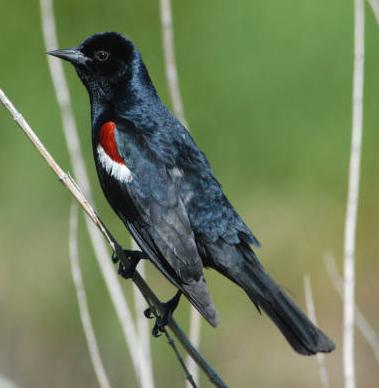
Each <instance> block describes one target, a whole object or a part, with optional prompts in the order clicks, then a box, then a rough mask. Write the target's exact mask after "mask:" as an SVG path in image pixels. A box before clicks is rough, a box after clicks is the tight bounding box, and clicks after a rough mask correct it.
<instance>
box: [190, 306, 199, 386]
mask: <svg viewBox="0 0 379 388" xmlns="http://www.w3.org/2000/svg"><path fill="white" fill-rule="evenodd" d="M200 328H201V315H200V314H199V313H198V311H197V310H196V309H195V308H193V307H191V318H190V330H189V339H190V341H191V342H192V343H193V346H195V348H196V349H199V346H200ZM187 368H188V370H189V373H190V374H191V375H192V377H193V379H194V381H195V382H196V384H197V385H199V368H198V367H197V365H196V364H195V362H194V361H193V359H192V358H191V357H188V358H187ZM187 388H190V385H189V383H187Z"/></svg>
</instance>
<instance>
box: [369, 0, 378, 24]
mask: <svg viewBox="0 0 379 388" xmlns="http://www.w3.org/2000/svg"><path fill="white" fill-rule="evenodd" d="M368 2H369V4H370V7H371V9H372V12H373V13H374V16H375V19H376V22H377V23H379V0H368Z"/></svg>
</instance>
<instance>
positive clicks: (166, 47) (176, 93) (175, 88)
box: [160, 0, 201, 387]
mask: <svg viewBox="0 0 379 388" xmlns="http://www.w3.org/2000/svg"><path fill="white" fill-rule="evenodd" d="M160 18H161V27H162V45H163V55H164V62H165V69H166V78H167V85H168V89H169V93H170V98H171V104H172V107H173V110H174V114H175V116H176V117H177V118H178V119H179V120H180V121H181V122H182V123H183V124H184V125H185V126H186V127H187V129H188V122H187V120H186V117H185V114H184V106H183V101H182V97H181V93H180V88H179V81H178V78H179V77H178V71H177V66H176V56H175V44H174V28H173V17H172V7H171V0H160ZM200 327H201V317H200V315H199V314H198V312H197V311H196V309H195V308H194V307H193V306H191V320H190V332H189V337H190V340H191V342H192V343H193V344H194V346H195V347H196V348H198V347H199V344H200ZM187 368H188V369H189V371H190V374H191V375H192V376H193V379H194V381H195V382H196V384H197V385H199V369H198V368H197V366H196V364H195V363H194V362H193V360H192V359H191V357H187ZM190 383H191V382H190V381H188V382H187V387H189V384H190Z"/></svg>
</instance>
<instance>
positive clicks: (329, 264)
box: [324, 255, 379, 364]
mask: <svg viewBox="0 0 379 388" xmlns="http://www.w3.org/2000/svg"><path fill="white" fill-rule="evenodd" d="M324 262H325V267H326V270H327V272H328V275H329V277H330V280H331V282H332V284H333V287H334V289H335V290H336V291H337V293H338V295H339V296H340V297H341V298H343V280H342V278H341V275H340V274H339V272H338V269H337V265H336V261H335V259H334V257H333V256H332V255H325V256H324ZM354 313H355V320H354V321H355V325H356V326H357V329H358V330H359V331H360V332H361V334H362V336H363V338H364V339H365V340H366V341H367V344H368V345H369V346H370V348H371V350H372V352H373V353H374V357H375V359H376V361H377V363H378V364H379V337H378V335H377V333H376V332H375V330H374V328H373V327H372V326H371V325H370V323H369V322H368V320H367V319H366V318H365V316H364V315H363V313H362V312H361V310H360V309H359V307H358V306H357V304H355V307H354Z"/></svg>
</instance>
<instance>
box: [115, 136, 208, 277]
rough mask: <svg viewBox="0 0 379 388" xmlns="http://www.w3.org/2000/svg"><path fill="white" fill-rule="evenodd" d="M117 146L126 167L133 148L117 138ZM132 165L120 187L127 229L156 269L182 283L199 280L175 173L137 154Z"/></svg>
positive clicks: (196, 255) (199, 268)
mask: <svg viewBox="0 0 379 388" xmlns="http://www.w3.org/2000/svg"><path fill="white" fill-rule="evenodd" d="M118 144H119V150H120V154H121V156H122V157H123V158H124V160H125V164H126V165H128V163H129V162H130V159H129V157H130V153H133V151H134V150H133V149H131V148H132V147H133V144H131V142H130V141H129V142H128V139H127V137H126V136H123V135H120V136H119V137H118ZM134 146H135V147H137V146H136V145H134ZM138 152H139V153H141V152H144V151H143V150H138ZM132 163H133V166H132V167H131V171H132V179H131V180H130V181H129V182H127V183H124V184H122V185H120V188H121V191H122V193H123V196H124V201H123V202H124V203H125V206H126V207H128V208H129V209H127V210H126V211H124V212H123V213H127V214H128V215H127V217H125V214H124V218H126V222H127V223H128V224H129V225H128V226H129V228H130V229H131V230H132V229H134V230H135V232H134V233H135V234H137V233H138V237H139V240H140V242H141V243H143V244H145V245H147V246H148V248H149V250H150V251H151V253H154V255H153V256H154V257H152V260H153V261H154V263H155V264H156V265H157V266H158V267H159V268H160V269H165V270H166V271H167V270H168V271H169V272H171V271H170V269H171V270H172V271H173V272H174V273H175V275H176V277H177V278H178V280H179V281H180V282H183V283H189V282H192V281H194V280H199V279H200V278H201V277H202V275H203V264H202V261H201V258H200V256H199V253H198V251H197V246H196V243H195V238H194V234H193V231H192V228H191V225H190V222H189V219H188V215H187V212H186V209H185V207H184V205H183V202H182V200H181V199H180V197H179V193H178V190H177V187H176V179H177V177H176V176H175V171H170V170H168V169H166V168H165V167H164V165H162V164H159V163H157V162H156V161H155V160H152V159H151V157H149V155H148V154H139V157H138V158H133V162H132ZM147 253H148V252H147ZM162 267H164V268H162ZM168 267H169V268H168Z"/></svg>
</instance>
